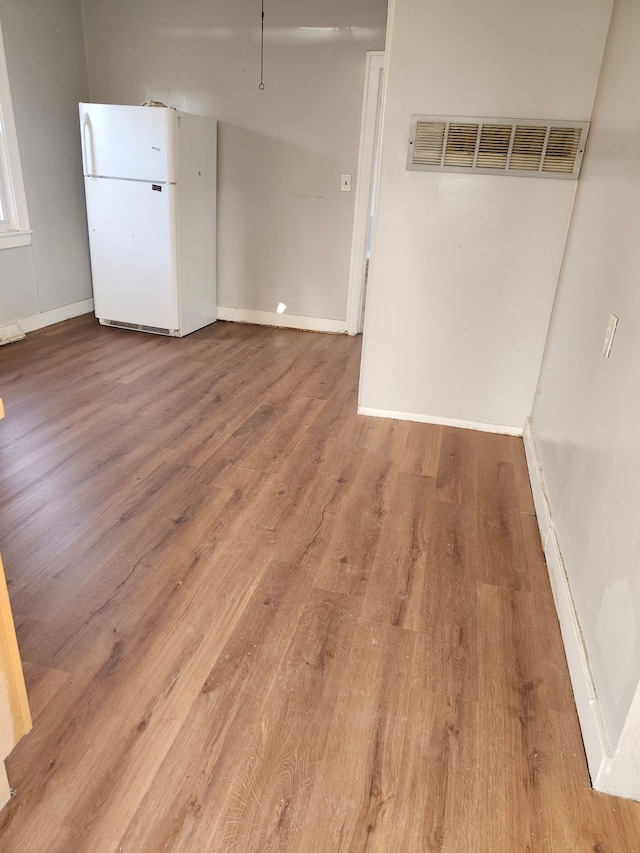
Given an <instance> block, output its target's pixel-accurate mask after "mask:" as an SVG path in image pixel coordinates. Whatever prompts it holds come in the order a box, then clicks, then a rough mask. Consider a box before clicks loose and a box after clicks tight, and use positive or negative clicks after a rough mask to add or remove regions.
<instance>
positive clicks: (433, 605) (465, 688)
mask: <svg viewBox="0 0 640 853" xmlns="http://www.w3.org/2000/svg"><path fill="white" fill-rule="evenodd" d="M477 550H478V543H477V537H476V527H475V513H474V507H473V506H471V505H466V504H458V503H448V502H443V501H438V500H434V501H432V502H431V504H430V507H429V525H428V540H427V543H426V548H425V552H424V555H423V563H424V581H423V585H422V590H421V593H422V596H421V600H420V606H419V610H418V611H417V613H416V617H415V623H414V624H415V628H416V630H417V631H418V637H417V640H416V667H415V676H414V678H415V681H414V683H415V684H419V685H420V686H421V687H422V689H423V690H425V691H426V692H428V693H429V695H435V694H438V693H441V694H442V695H444V696H447V697H452V698H453V699H460V698H461V699H463V700H475V699H477V695H478V644H477V629H478V626H477V612H478V604H477V583H478V567H477Z"/></svg>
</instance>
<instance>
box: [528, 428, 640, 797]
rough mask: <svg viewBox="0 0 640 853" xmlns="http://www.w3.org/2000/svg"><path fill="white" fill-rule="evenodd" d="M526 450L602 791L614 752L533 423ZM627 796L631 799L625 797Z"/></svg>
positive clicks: (585, 733) (587, 744)
mask: <svg viewBox="0 0 640 853" xmlns="http://www.w3.org/2000/svg"><path fill="white" fill-rule="evenodd" d="M524 449H525V454H526V458H527V466H528V468H529V479H530V480H531V489H532V491H533V500H534V504H535V508H536V515H537V519H538V528H539V530H540V536H541V539H542V546H543V549H544V555H545V557H546V560H547V571H548V572H549V580H550V581H551V589H552V591H553V598H554V600H555V605H556V610H557V612H558V620H559V622H560V630H561V632H562V639H563V642H564V649H565V655H566V658H567V664H568V667H569V675H570V677H571V685H572V687H573V696H574V699H575V702H576V709H577V711H578V719H579V720H580V728H581V730H582V740H583V743H584V749H585V753H586V756H587V764H588V766H589V773H590V774H591V781H592V784H593V786H594V788H596V790H606V789H604V788H602V787H599V785H600V784H601V780H602V772H603V769H605V768H606V767H607V766H608V765H609V764H610V762H611V748H610V746H609V740H608V737H607V733H606V729H605V726H604V720H603V717H602V711H601V709H600V703H599V701H598V696H597V693H596V689H595V684H594V681H593V675H592V673H591V667H590V665H589V658H588V655H587V649H586V646H585V642H584V637H583V635H582V631H581V629H580V623H579V620H578V615H577V612H576V608H575V604H574V601H573V595H572V593H571V587H570V586H569V578H568V577H567V573H566V569H565V565H564V560H563V559H562V551H561V549H560V543H559V541H558V536H557V533H556V529H555V525H554V523H553V517H552V514H551V506H550V504H549V499H548V495H547V490H546V487H545V482H544V474H543V471H542V466H541V464H540V457H539V455H538V448H537V445H536V440H535V436H534V433H533V429H532V427H531V422H530V420H527V423H526V424H525V429H524ZM624 796H629V794H626V795H624Z"/></svg>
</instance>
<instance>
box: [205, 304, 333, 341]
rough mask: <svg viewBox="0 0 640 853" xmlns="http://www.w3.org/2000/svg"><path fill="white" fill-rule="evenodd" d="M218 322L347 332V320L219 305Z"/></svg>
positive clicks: (310, 330)
mask: <svg viewBox="0 0 640 853" xmlns="http://www.w3.org/2000/svg"><path fill="white" fill-rule="evenodd" d="M218 320H229V321H231V322H232V323H252V324H253V325H255V326H276V327H277V328H279V329H301V330H303V331H307V332H330V333H331V334H334V335H344V334H346V332H347V324H346V321H345V320H328V319H325V318H324V317H302V316H299V315H296V314H278V313H277V312H276V311H252V310H251V309H249V308H227V307H226V306H224V305H218Z"/></svg>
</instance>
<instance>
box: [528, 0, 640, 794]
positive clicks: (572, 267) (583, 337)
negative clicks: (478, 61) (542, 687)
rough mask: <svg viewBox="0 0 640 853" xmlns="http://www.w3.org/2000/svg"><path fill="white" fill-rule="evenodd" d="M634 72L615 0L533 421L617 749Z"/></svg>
mask: <svg viewBox="0 0 640 853" xmlns="http://www.w3.org/2000/svg"><path fill="white" fill-rule="evenodd" d="M639 76H640V6H639V5H638V4H637V3H636V2H634V0H616V3H615V5H614V11H613V16H612V20H611V30H610V34H609V40H608V42H607V48H606V52H605V57H604V62H603V68H602V76H601V80H600V85H599V88H598V94H597V98H596V102H595V106H594V113H593V125H592V129H591V138H590V141H589V145H588V148H587V156H586V159H585V162H584V166H583V173H582V179H581V181H580V185H579V189H578V193H577V196H576V203H575V210H574V215H573V222H572V225H571V230H570V233H569V238H568V242H567V250H566V256H565V261H564V264H563V272H562V276H561V279H560V284H559V288H558V295H557V301H556V305H555V308H554V313H553V318H552V321H551V326H550V331H549V339H548V343H547V347H546V351H545V356H544V361H543V366H542V372H541V377H540V383H539V387H538V392H537V397H536V402H535V406H534V409H533V417H532V426H533V431H534V434H535V437H536V442H537V445H538V452H539V455H540V461H541V466H542V470H543V473H544V478H545V482H546V485H547V492H548V498H549V504H550V509H551V515H552V517H553V522H554V524H555V528H556V533H557V537H558V541H559V545H560V549H561V551H562V554H563V558H564V562H565V566H566V571H567V574H568V578H569V583H570V586H571V591H572V595H573V599H574V602H575V606H576V610H577V615H578V618H579V621H580V626H581V629H582V634H583V636H584V641H585V644H586V650H587V654H588V656H589V661H590V664H591V669H592V672H593V677H594V681H595V687H596V691H597V696H598V700H599V702H600V707H601V711H602V715H603V718H604V722H605V726H606V730H607V734H608V737H609V741H610V746H611V750H612V752H613V753H615V752H616V747H617V746H618V744H619V741H620V737H621V733H622V732H623V730H624V729H625V721H626V720H627V719H628V717H629V713H630V709H631V711H632V712H635V714H636V718H637V719H638V720H640V714H638V713H637V712H638V708H640V695H638V694H636V691H637V688H638V684H639V681H640V572H639V571H638V566H639V565H640V512H639V511H638V508H639V507H640V441H639V439H638V436H639V428H638V424H639V423H640V384H639V377H640V287H639V282H638V276H639V271H640V240H639V233H640V103H639V102H638V98H637V91H636V90H637V80H638V79H639ZM609 313H614V314H616V315H617V316H618V317H619V324H618V331H617V334H616V337H615V340H614V343H613V348H612V350H611V355H610V357H609V358H608V359H605V358H604V357H603V356H602V353H601V346H602V343H603V339H604V336H605V330H606V327H607V321H608V317H609ZM634 695H636V700H635V702H636V705H638V707H636V708H635V711H634V708H633V707H632V705H633V701H634V698H633V697H634ZM625 737H626V739H627V740H628V741H629V742H631V740H632V735H631V733H630V732H629V731H628V730H627V732H626V735H625ZM636 771H637V766H636ZM638 783H640V774H638V779H637V784H636V790H637V791H639V792H640V784H638ZM618 792H619V791H618Z"/></svg>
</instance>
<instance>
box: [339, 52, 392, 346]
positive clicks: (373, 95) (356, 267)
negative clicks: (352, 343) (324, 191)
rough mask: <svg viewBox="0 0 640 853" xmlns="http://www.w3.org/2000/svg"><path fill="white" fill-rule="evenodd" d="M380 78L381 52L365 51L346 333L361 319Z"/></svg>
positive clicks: (373, 188) (375, 176)
mask: <svg viewBox="0 0 640 853" xmlns="http://www.w3.org/2000/svg"><path fill="white" fill-rule="evenodd" d="M383 79H384V51H382V50H372V51H368V52H367V65H366V70H365V81H364V97H363V102H362V121H361V125H360V152H359V155H358V180H357V184H356V195H355V210H354V217H353V238H352V241H351V265H350V269H349V287H348V292H347V333H348V334H350V335H357V334H359V333H360V332H361V331H362V326H363V320H364V308H365V302H366V295H367V281H368V277H369V262H370V259H371V243H372V238H373V224H374V219H375V207H376V199H377V192H378V173H379V170H380V137H381V128H382V95H383Z"/></svg>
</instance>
